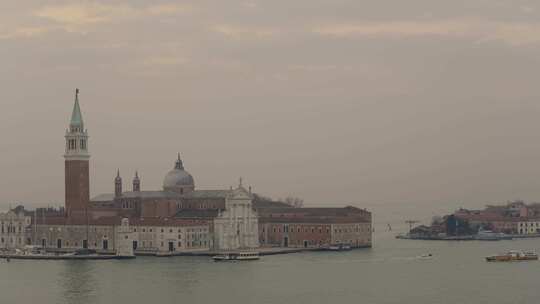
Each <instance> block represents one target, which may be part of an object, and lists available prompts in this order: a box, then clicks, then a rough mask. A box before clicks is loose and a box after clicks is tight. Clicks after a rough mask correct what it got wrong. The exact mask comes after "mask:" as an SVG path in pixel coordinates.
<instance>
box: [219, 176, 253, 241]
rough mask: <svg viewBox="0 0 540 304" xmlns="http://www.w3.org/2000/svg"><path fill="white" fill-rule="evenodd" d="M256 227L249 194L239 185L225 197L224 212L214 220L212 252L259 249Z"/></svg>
mask: <svg viewBox="0 0 540 304" xmlns="http://www.w3.org/2000/svg"><path fill="white" fill-rule="evenodd" d="M258 227H259V225H258V220H257V212H256V211H255V210H254V209H253V206H252V197H251V194H250V193H249V192H248V191H247V190H246V189H245V188H244V187H243V186H242V184H240V185H239V186H238V188H236V189H235V190H233V191H232V192H231V193H230V194H229V195H228V196H227V198H226V201H225V210H224V211H222V212H220V213H219V214H218V216H217V217H216V218H215V219H214V250H222V251H228V250H238V249H249V248H257V247H259V239H258V235H259V233H258V229H259V228H258Z"/></svg>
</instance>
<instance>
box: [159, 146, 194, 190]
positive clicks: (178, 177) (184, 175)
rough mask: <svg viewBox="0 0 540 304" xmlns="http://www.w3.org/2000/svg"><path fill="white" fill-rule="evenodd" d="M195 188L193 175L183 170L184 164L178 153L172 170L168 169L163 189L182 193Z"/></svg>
mask: <svg viewBox="0 0 540 304" xmlns="http://www.w3.org/2000/svg"><path fill="white" fill-rule="evenodd" d="M194 188H195V182H194V180H193V176H191V174H189V172H187V171H186V170H184V164H183V163H182V160H181V159H180V155H178V160H177V161H176V165H175V167H174V169H173V170H171V171H169V173H167V175H166V176H165V179H164V181H163V189H164V190H165V191H174V192H179V193H184V192H186V191H190V190H191V191H192V190H193V189H194Z"/></svg>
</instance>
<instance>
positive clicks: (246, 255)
mask: <svg viewBox="0 0 540 304" xmlns="http://www.w3.org/2000/svg"><path fill="white" fill-rule="evenodd" d="M212 258H213V259H214V261H216V262H220V261H254V260H258V259H260V256H259V252H258V251H240V252H226V253H221V254H218V255H215V256H213V257H212Z"/></svg>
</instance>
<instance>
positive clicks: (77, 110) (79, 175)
mask: <svg viewBox="0 0 540 304" xmlns="http://www.w3.org/2000/svg"><path fill="white" fill-rule="evenodd" d="M65 139H66V146H65V153H64V159H65V187H66V191H65V192H66V201H65V204H66V215H67V216H69V217H76V216H86V212H87V210H86V208H87V207H88V202H89V201H90V193H89V192H90V190H89V189H90V178H89V160H90V154H89V153H88V131H87V130H86V129H85V128H84V122H83V117H82V113H81V106H80V104H79V89H76V90H75V103H74V105H73V111H72V113H71V120H70V122H69V127H68V129H67V130H66V135H65Z"/></svg>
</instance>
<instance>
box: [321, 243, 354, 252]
mask: <svg viewBox="0 0 540 304" xmlns="http://www.w3.org/2000/svg"><path fill="white" fill-rule="evenodd" d="M325 249H326V250H329V251H348V250H351V249H352V247H351V245H349V244H333V245H330V246H328V247H326V248H325Z"/></svg>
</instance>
